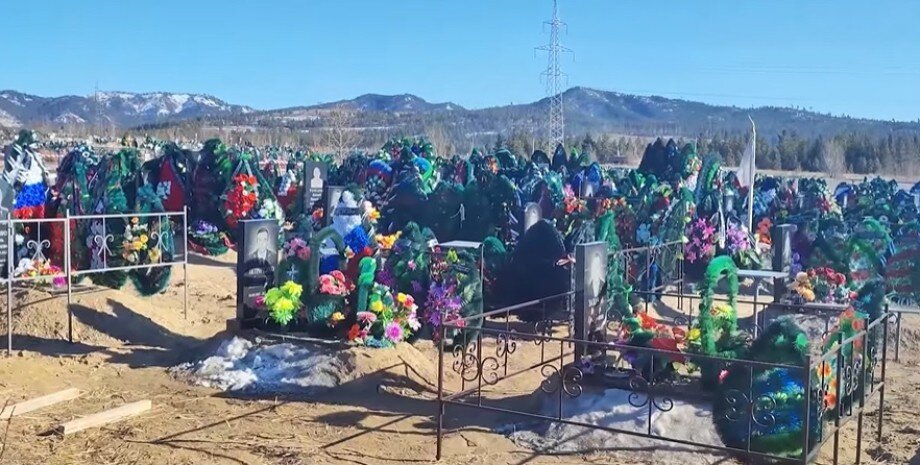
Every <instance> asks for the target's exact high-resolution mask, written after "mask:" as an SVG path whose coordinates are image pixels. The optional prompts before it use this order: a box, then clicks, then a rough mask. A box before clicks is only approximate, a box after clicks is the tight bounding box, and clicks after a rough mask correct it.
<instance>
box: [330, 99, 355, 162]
mask: <svg viewBox="0 0 920 465" xmlns="http://www.w3.org/2000/svg"><path fill="white" fill-rule="evenodd" d="M354 121H355V113H354V112H352V111H350V110H349V109H348V108H346V107H345V106H344V105H338V106H336V107H334V108H333V109H331V110H329V113H327V115H326V122H327V124H326V130H325V131H324V132H323V145H325V146H326V147H327V148H329V149H330V150H332V152H333V153H334V154H335V157H336V159H337V160H342V159H344V158H345V156H346V155H347V154H348V152H349V151H351V150H353V149H354V148H355V145H356V144H357V142H358V134H357V132H355V128H354V127H353V125H354Z"/></svg>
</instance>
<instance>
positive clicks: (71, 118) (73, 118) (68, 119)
mask: <svg viewBox="0 0 920 465" xmlns="http://www.w3.org/2000/svg"><path fill="white" fill-rule="evenodd" d="M54 122H56V123H62V124H75V123H85V122H86V120H85V119H83V118H81V117H79V116H77V115H75V114H73V113H71V112H69V111H68V112H66V113H61V114H60V115H58V116H57V117H56V118H54Z"/></svg>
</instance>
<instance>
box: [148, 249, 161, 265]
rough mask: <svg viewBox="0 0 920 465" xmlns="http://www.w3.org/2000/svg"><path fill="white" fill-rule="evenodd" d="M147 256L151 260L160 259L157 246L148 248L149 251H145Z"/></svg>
mask: <svg viewBox="0 0 920 465" xmlns="http://www.w3.org/2000/svg"><path fill="white" fill-rule="evenodd" d="M147 256H149V257H150V261H151V262H159V261H160V249H157V248H153V249H150V251H149V252H147Z"/></svg>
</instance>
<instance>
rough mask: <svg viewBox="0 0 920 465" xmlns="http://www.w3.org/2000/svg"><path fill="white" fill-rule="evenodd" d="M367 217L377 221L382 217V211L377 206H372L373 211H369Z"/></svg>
mask: <svg viewBox="0 0 920 465" xmlns="http://www.w3.org/2000/svg"><path fill="white" fill-rule="evenodd" d="M367 218H368V219H369V220H371V221H377V220H379V219H380V212H379V211H377V209H376V208H372V209H371V211H369V212H367Z"/></svg>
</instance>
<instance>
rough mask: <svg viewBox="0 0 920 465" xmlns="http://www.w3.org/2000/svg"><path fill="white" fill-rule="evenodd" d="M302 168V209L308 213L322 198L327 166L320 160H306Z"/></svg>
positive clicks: (327, 170)
mask: <svg viewBox="0 0 920 465" xmlns="http://www.w3.org/2000/svg"><path fill="white" fill-rule="evenodd" d="M303 168H304V169H303V173H304V175H303V186H304V195H303V197H304V211H305V212H308V213H309V212H310V211H312V210H313V206H314V205H316V202H319V201H320V199H322V198H323V191H324V188H325V187H326V177H327V176H328V173H329V166H328V165H326V163H324V162H321V161H306V162H304V165H303Z"/></svg>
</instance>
